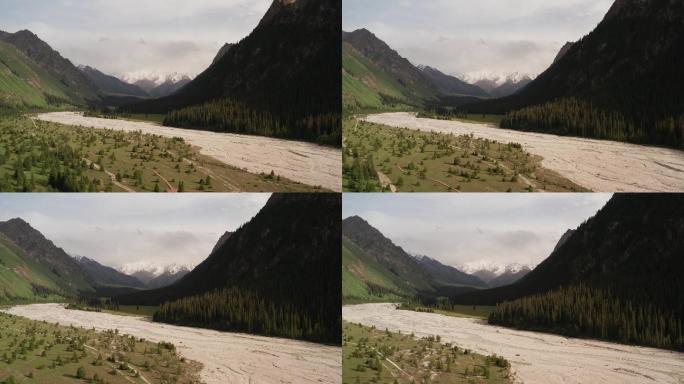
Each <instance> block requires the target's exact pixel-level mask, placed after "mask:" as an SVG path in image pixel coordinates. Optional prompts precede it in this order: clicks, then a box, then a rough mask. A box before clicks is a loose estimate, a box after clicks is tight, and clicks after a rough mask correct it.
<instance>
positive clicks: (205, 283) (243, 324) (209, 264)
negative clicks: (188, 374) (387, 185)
mask: <svg viewBox="0 0 684 384" xmlns="http://www.w3.org/2000/svg"><path fill="white" fill-rule="evenodd" d="M340 214H341V198H340V196H339V195H334V194H274V195H273V196H272V197H271V199H270V200H269V201H268V203H267V204H266V205H265V206H264V208H262V209H261V211H260V212H259V213H258V214H257V215H256V216H255V217H254V218H253V219H252V220H251V221H249V222H248V223H246V224H245V225H243V226H242V227H241V228H239V229H238V230H237V231H235V233H233V234H232V235H230V236H228V237H227V238H226V236H225V235H224V237H223V238H222V239H221V241H220V242H222V243H223V244H221V245H219V246H217V248H216V249H215V250H214V252H212V254H211V255H210V256H209V257H208V258H207V259H206V260H205V261H204V262H202V263H201V264H200V265H198V266H197V267H196V268H195V269H193V270H192V272H190V273H189V274H188V275H186V276H185V277H184V278H183V279H181V280H180V281H178V282H177V283H175V284H173V285H171V286H169V287H166V288H162V289H158V290H152V291H148V292H141V293H139V294H135V295H129V296H124V297H121V298H120V302H122V303H136V304H146V303H147V304H156V303H162V302H167V304H165V305H164V306H162V310H160V311H159V312H158V314H157V316H156V317H155V318H156V319H157V320H159V321H168V322H176V323H185V324H194V325H200V326H209V327H214V328H219V329H229V330H245V331H250V332H256V333H265V334H271V335H280V336H286V337H294V338H303V339H309V340H314V341H324V342H334V343H339V342H340V335H341V309H340V300H341V296H340V287H341V280H340V279H341V277H340V270H339V266H340V256H339V255H340V250H339V249H340V242H341V240H340V236H341V230H340V220H339V216H340ZM178 299H180V300H178ZM174 300H176V301H174ZM205 306H210V307H214V308H216V311H217V312H215V316H211V317H205V316H204V312H201V313H200V312H195V311H194V310H193V309H192V308H203V307H205ZM249 316H254V317H253V318H250V317H249Z"/></svg>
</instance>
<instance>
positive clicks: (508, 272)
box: [463, 263, 531, 288]
mask: <svg viewBox="0 0 684 384" xmlns="http://www.w3.org/2000/svg"><path fill="white" fill-rule="evenodd" d="M463 271H464V272H466V273H468V274H471V275H473V276H476V277H478V278H480V279H481V280H482V281H483V282H485V283H486V285H487V287H489V288H496V287H501V286H504V285H510V284H513V283H515V282H516V281H518V280H520V279H521V278H523V277H524V276H525V275H527V274H528V273H529V272H530V271H531V269H530V267H528V266H526V265H521V264H517V263H516V264H508V265H486V264H485V265H477V266H471V267H468V268H463Z"/></svg>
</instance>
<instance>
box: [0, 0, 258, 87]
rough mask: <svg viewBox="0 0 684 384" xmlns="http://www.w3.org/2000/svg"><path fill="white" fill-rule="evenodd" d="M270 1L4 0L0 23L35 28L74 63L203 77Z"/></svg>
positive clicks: (6, 26)
mask: <svg viewBox="0 0 684 384" xmlns="http://www.w3.org/2000/svg"><path fill="white" fill-rule="evenodd" d="M270 4H271V1H270V0H194V1H184V0H145V1H139V0H119V1H110V0H89V1H78V2H72V1H52V0H33V1H24V0H3V2H2V9H3V11H2V12H1V13H0V25H2V28H3V29H4V30H7V31H9V32H15V31H17V30H21V29H30V30H31V31H33V32H34V33H36V34H37V35H38V36H39V37H40V38H41V39H43V40H45V41H46V42H47V43H48V44H50V45H51V46H52V47H53V48H54V49H56V50H57V51H59V52H60V53H61V54H62V55H63V56H65V57H66V58H68V59H70V60H71V61H72V62H74V63H77V64H83V65H90V66H92V67H95V68H97V69H99V70H101V71H104V72H105V73H109V74H113V75H116V76H122V75H124V74H126V73H131V72H139V71H147V72H151V71H156V72H162V73H170V72H179V73H188V74H191V75H196V74H198V73H199V72H201V71H203V70H204V69H206V68H207V67H208V66H209V64H210V63H211V61H212V59H213V58H214V56H215V55H216V52H217V51H218V50H219V48H220V47H221V46H222V45H223V44H224V43H226V42H237V41H239V40H241V39H242V38H244V37H246V36H247V35H248V34H249V33H250V32H251V31H252V30H253V29H254V28H255V27H256V25H257V24H258V22H259V20H260V19H261V17H263V15H264V14H265V13H266V10H267V9H268V7H269V6H270ZM189 42H192V44H189ZM184 49H190V51H185V50H184Z"/></svg>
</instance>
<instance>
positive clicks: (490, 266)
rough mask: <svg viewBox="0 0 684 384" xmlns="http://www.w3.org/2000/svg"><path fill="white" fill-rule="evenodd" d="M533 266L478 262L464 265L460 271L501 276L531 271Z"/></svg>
mask: <svg viewBox="0 0 684 384" xmlns="http://www.w3.org/2000/svg"><path fill="white" fill-rule="evenodd" d="M532 268H533V266H531V265H527V264H521V263H510V264H500V263H494V262H489V261H477V262H472V263H464V264H462V265H460V266H459V268H458V269H460V270H461V271H463V272H465V273H469V274H473V273H475V272H479V271H488V272H491V273H492V274H494V275H495V276H501V275H503V274H505V273H518V272H520V271H522V270H525V269H527V270H531V269H532Z"/></svg>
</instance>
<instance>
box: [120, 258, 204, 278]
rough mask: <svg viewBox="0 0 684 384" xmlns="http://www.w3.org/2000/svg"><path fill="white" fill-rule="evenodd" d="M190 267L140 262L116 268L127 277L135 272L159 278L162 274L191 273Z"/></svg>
mask: <svg viewBox="0 0 684 384" xmlns="http://www.w3.org/2000/svg"><path fill="white" fill-rule="evenodd" d="M192 268H193V267H192V266H189V265H182V264H176V263H172V264H167V265H159V264H155V263H152V262H147V261H141V262H137V263H128V264H124V265H122V266H120V267H118V268H116V269H117V270H118V271H119V272H121V273H125V274H127V275H132V274H134V273H136V272H148V273H151V274H152V275H153V276H154V277H157V276H161V275H163V274H166V273H168V274H170V275H175V274H177V273H178V272H181V271H184V270H185V271H191V270H192Z"/></svg>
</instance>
